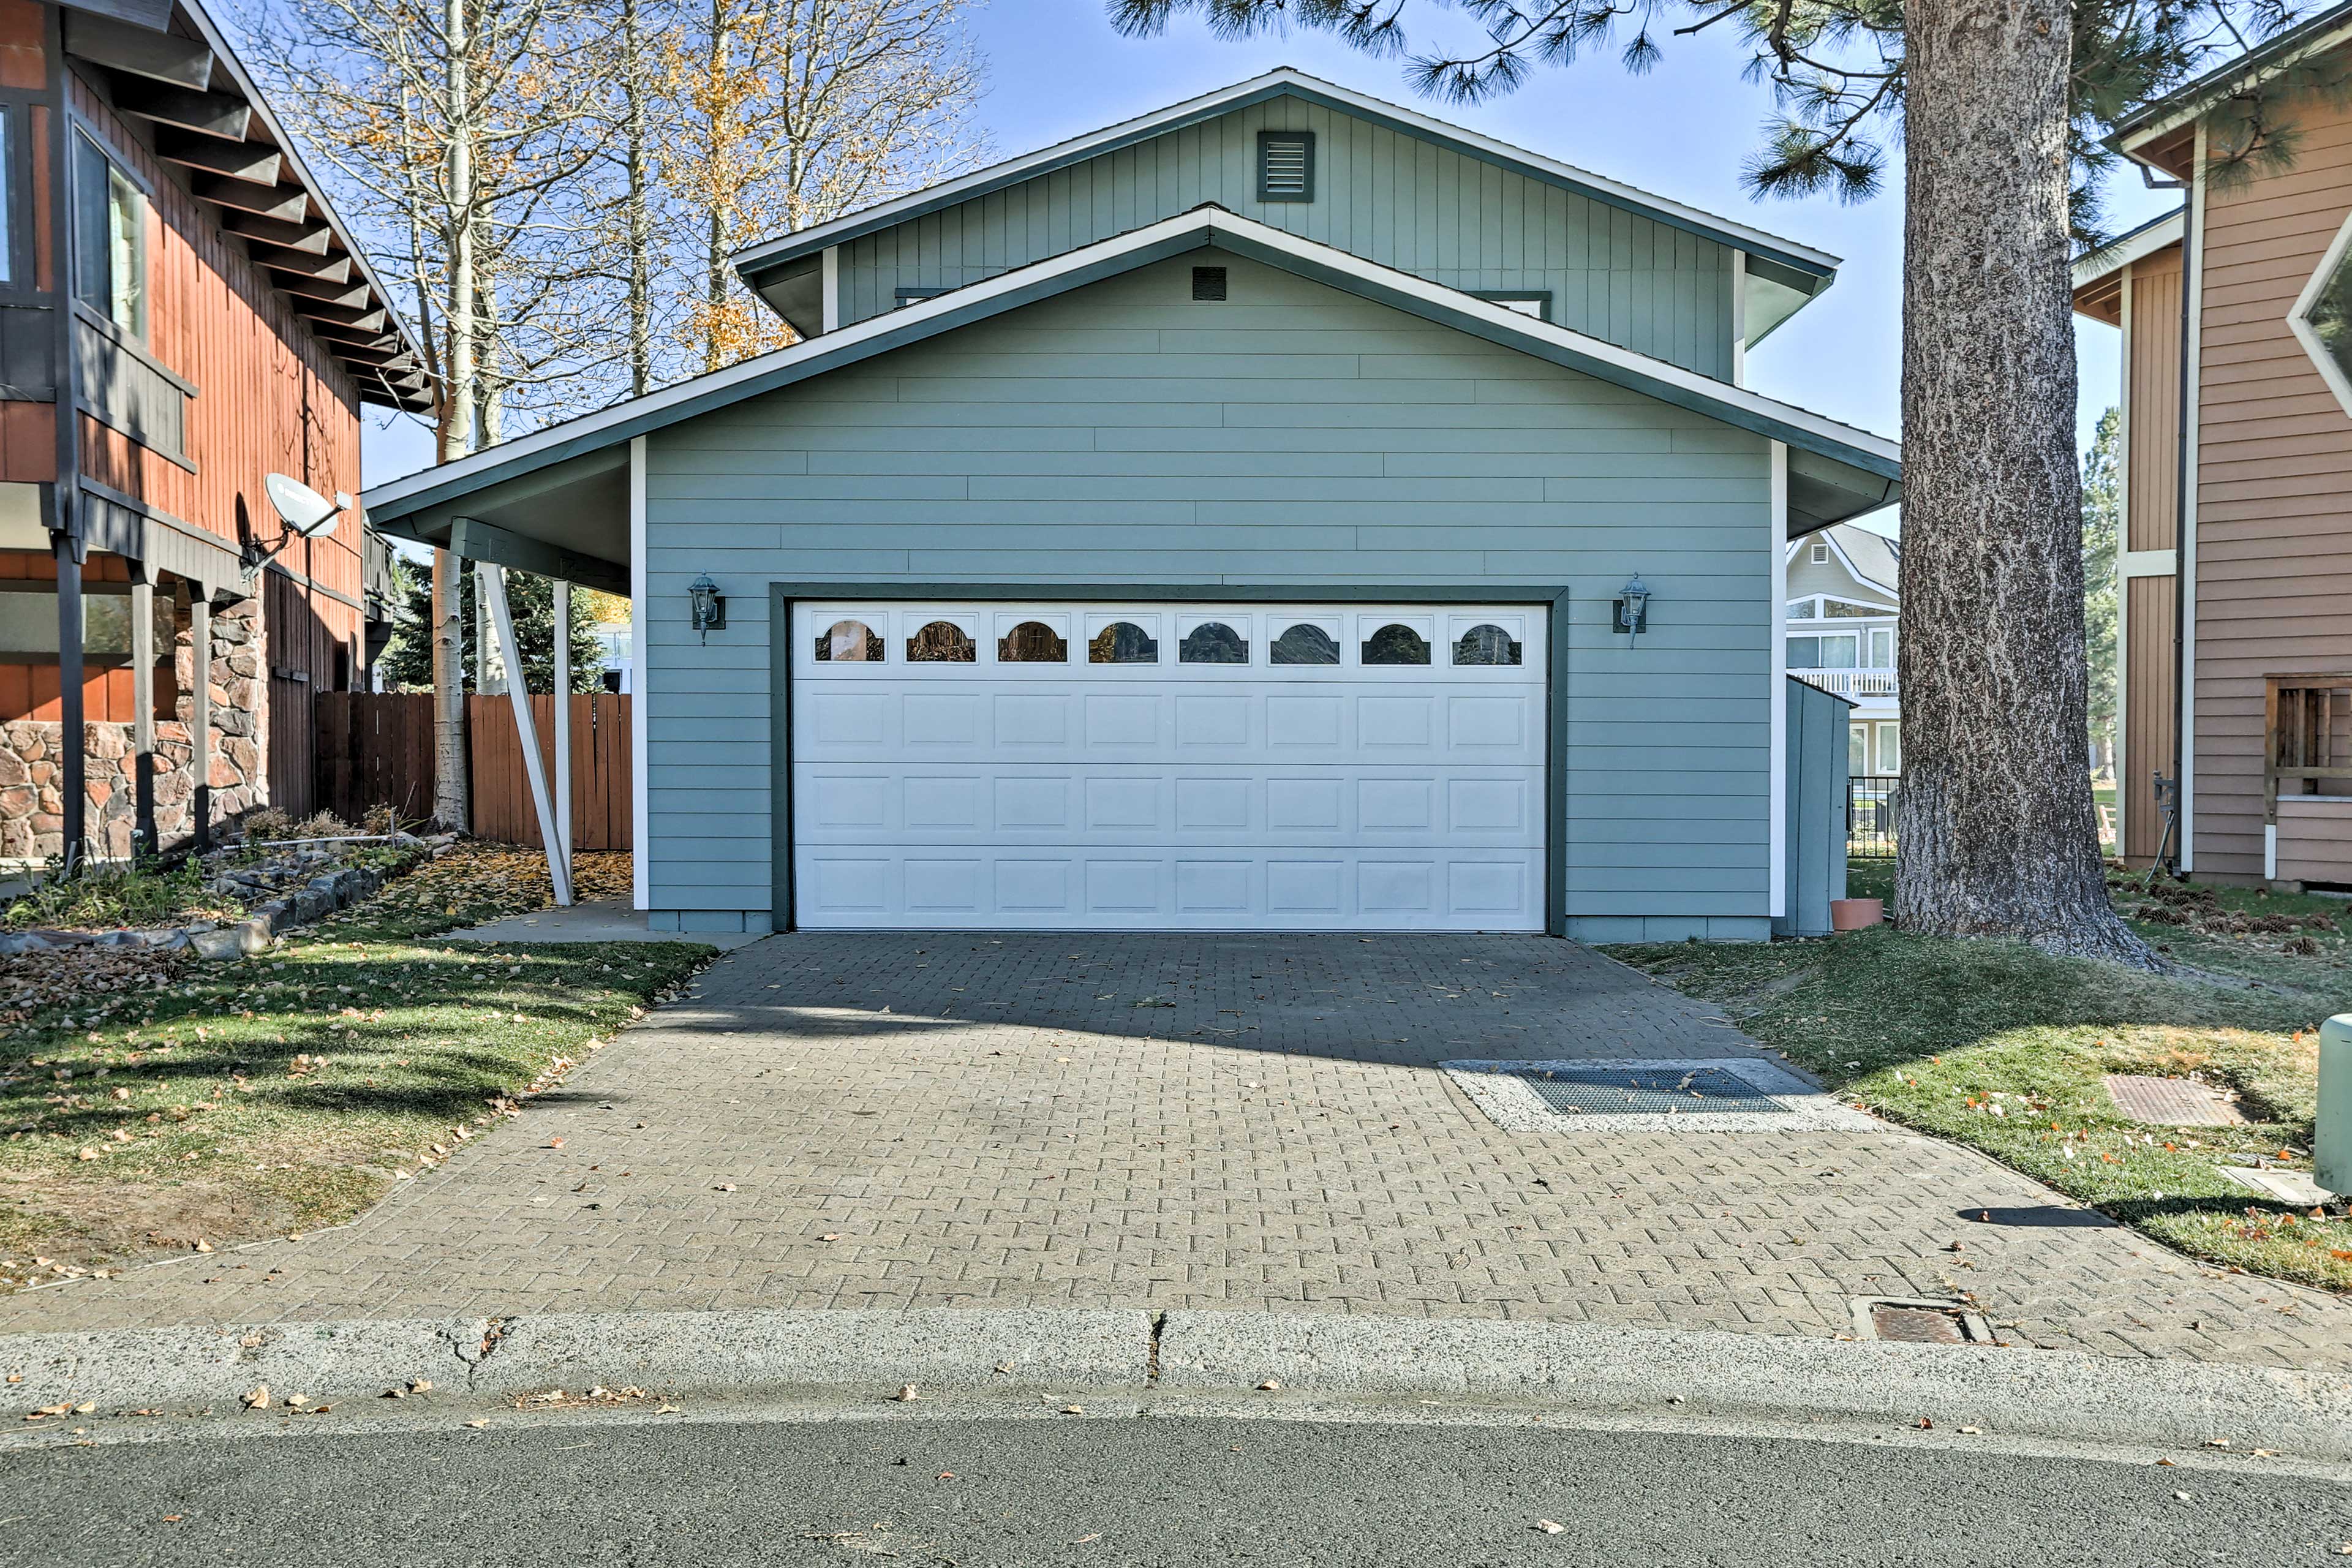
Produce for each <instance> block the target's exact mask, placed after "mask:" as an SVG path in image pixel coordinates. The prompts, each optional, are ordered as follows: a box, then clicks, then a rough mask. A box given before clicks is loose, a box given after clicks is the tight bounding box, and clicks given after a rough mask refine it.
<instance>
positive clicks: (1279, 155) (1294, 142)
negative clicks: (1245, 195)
mask: <svg viewBox="0 0 2352 1568" xmlns="http://www.w3.org/2000/svg"><path fill="white" fill-rule="evenodd" d="M1257 199H1258V200H1260V201H1262V202H1311V201H1313V200H1314V199H1315V133H1314V132H1311V131H1261V132H1258V133H1257Z"/></svg>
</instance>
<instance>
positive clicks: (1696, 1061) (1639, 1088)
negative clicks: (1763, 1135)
mask: <svg viewBox="0 0 2352 1568" xmlns="http://www.w3.org/2000/svg"><path fill="white" fill-rule="evenodd" d="M1438 1065H1439V1067H1440V1068H1443V1069H1444V1073H1445V1075H1446V1077H1447V1079H1449V1080H1451V1081H1452V1082H1453V1084H1454V1087H1455V1088H1457V1089H1461V1090H1462V1092H1463V1093H1464V1094H1465V1095H1466V1096H1468V1097H1469V1099H1470V1100H1471V1102H1472V1103H1473V1104H1475V1105H1476V1106H1477V1107H1478V1109H1479V1110H1483V1111H1485V1112H1486V1115H1487V1116H1488V1117H1489V1118H1490V1119H1491V1120H1492V1121H1494V1122H1495V1124H1496V1126H1498V1127H1501V1128H1503V1129H1504V1130H1505V1131H1511V1132H1600V1133H1610V1132H1819V1131H1874V1130H1876V1129H1878V1127H1879V1124H1878V1123H1877V1122H1875V1121H1872V1120H1871V1119H1870V1118H1869V1117H1867V1116H1865V1115H1864V1114H1863V1113H1862V1112H1860V1111H1858V1110H1853V1109H1852V1108H1851V1107H1849V1106H1845V1105H1841V1104H1839V1103H1838V1102H1837V1101H1836V1100H1833V1099H1832V1098H1831V1097H1830V1096H1829V1095H1826V1094H1824V1093H1822V1090H1821V1089H1819V1088H1818V1087H1816V1086H1815V1085H1814V1084H1813V1083H1811V1081H1809V1080H1808V1079H1801V1078H1800V1077H1798V1076H1797V1075H1796V1074H1795V1073H1793V1072H1790V1070H1788V1069H1787V1068H1783V1067H1781V1066H1780V1065H1779V1064H1778V1063H1776V1062H1768V1061H1761V1060H1758V1059H1755V1058H1745V1057H1697V1058H1676V1059H1665V1058H1614V1059H1599V1058H1591V1059H1578V1058H1563V1059H1559V1060H1552V1061H1449V1062H1441V1063H1439V1064H1438Z"/></svg>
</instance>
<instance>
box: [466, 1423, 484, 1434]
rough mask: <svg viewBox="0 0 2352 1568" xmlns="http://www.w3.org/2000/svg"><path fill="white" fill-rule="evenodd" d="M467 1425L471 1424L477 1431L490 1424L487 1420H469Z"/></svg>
mask: <svg viewBox="0 0 2352 1568" xmlns="http://www.w3.org/2000/svg"><path fill="white" fill-rule="evenodd" d="M466 1425H467V1426H470V1427H472V1428H473V1429H474V1430H475V1431H477V1432H478V1431H480V1430H481V1429H482V1428H483V1427H485V1426H488V1425H489V1423H488V1422H487V1421H468V1422H467V1423H466Z"/></svg>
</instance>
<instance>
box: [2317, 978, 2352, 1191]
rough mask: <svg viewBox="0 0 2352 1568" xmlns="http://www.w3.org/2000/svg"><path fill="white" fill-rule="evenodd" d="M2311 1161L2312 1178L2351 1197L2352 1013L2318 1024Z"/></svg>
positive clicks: (2329, 1189) (2321, 1184)
mask: <svg viewBox="0 0 2352 1568" xmlns="http://www.w3.org/2000/svg"><path fill="white" fill-rule="evenodd" d="M2311 1163H2312V1172H2311V1175H2312V1180H2314V1181H2315V1182H2317V1183H2318V1184H2320V1186H2322V1187H2323V1188H2325V1189H2326V1190H2327V1191H2328V1192H2331V1193H2336V1194H2342V1195H2347V1196H2352V1013H2338V1014H2337V1015H2336V1016H2334V1017H2333V1018H2330V1019H2328V1020H2327V1022H2326V1023H2325V1024H2322V1025H2320V1026H2319V1131H2318V1134H2317V1136H2316V1137H2315V1138H2314V1139H2313V1140H2312V1162H2311Z"/></svg>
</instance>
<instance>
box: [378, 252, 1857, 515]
mask: <svg viewBox="0 0 2352 1568" xmlns="http://www.w3.org/2000/svg"><path fill="white" fill-rule="evenodd" d="M1220 238H1224V239H1229V240H1231V241H1234V242H1235V243H1236V244H1237V245H1241V246H1246V247H1248V249H1249V250H1252V251H1256V252H1259V253H1261V254H1273V255H1279V256H1283V257H1285V258H1290V259H1293V260H1296V261H1297V262H1298V263H1299V264H1300V265H1301V266H1302V267H1307V268H1318V269H1321V270H1324V271H1328V272H1332V273H1337V274H1343V275H1346V276H1348V277H1350V278H1353V279H1360V280H1361V281H1363V282H1364V283H1366V284H1367V285H1369V286H1371V287H1373V288H1376V289H1379V290H1380V291H1381V292H1382V293H1386V294H1389V295H1392V296H1398V297H1402V298H1405V299H1409V300H1413V301H1416V302H1419V303H1423V304H1426V305H1428V306H1430V307H1431V308H1433V309H1434V310H1442V311H1444V313H1445V314H1447V315H1450V316H1454V317H1456V318H1461V319H1464V320H1465V321H1473V322H1475V323H1477V324H1478V325H1479V326H1481V327H1482V328H1485V329H1487V331H1486V335H1487V336H1490V337H1493V338H1496V340H1498V341H1502V342H1505V343H1506V344H1507V346H1508V345H1509V344H1510V342H1512V341H1513V340H1517V342H1518V343H1519V344H1520V345H1522V346H1524V347H1526V348H1528V349H1529V350H1531V351H1536V352H1540V351H1541V350H1543V349H1547V348H1549V349H1557V350H1565V351H1568V352H1569V353H1571V354H1573V355H1574V356H1576V357H1577V358H1578V359H1580V360H1582V361H1585V362H1587V365H1588V366H1590V367H1593V368H1590V369H1587V372H1586V373H1587V374H1596V375H1600V376H1601V378H1602V379H1608V375H1607V373H1608V372H1609V371H1612V370H1614V371H1617V372H1619V373H1621V374H1624V375H1627V376H1631V377H1636V378H1639V379H1641V380H1643V381H1645V382H1648V383H1651V384H1654V385H1655V386H1657V387H1659V388H1661V389H1663V390H1664V391H1669V392H1675V393H1680V394H1682V395H1686V396H1688V397H1691V398H1693V399H1694V400H1696V401H1699V402H1703V403H1706V404H1707V405H1712V407H1713V408H1715V409H1720V410H1722V411H1724V412H1726V413H1738V414H1741V415H1745V416H1748V417H1750V418H1753V419H1759V420H1766V421H1770V422H1772V423H1774V424H1777V425H1780V426H1785V427H1786V428H1788V429H1789V430H1791V431H1794V432H1801V433H1802V434H1804V435H1806V436H1810V437H1813V438H1814V439H1816V440H1818V441H1821V442H1824V443H1827V444H1829V445H1832V446H1834V447H1842V448H1843V449H1845V450H1846V451H1848V452H1850V453H1853V454H1855V455H1857V456H1859V457H1861V458H1864V459H1865V460H1866V461H1867V460H1874V461H1875V462H1876V463H1878V464H1881V465H1884V466H1885V467H1887V468H1900V466H1901V464H1902V461H1903V450H1902V447H1901V446H1900V445H1899V444H1898V443H1896V442H1894V441H1890V440H1888V439H1886V437H1883V436H1875V435H1873V434H1871V433H1870V432H1869V431H1867V430H1860V429H1856V428H1854V427H1853V426H1849V425H1841V424H1839V423H1838V422H1837V421H1836V420H1834V419H1830V418H1827V417H1825V416H1822V415H1819V414H1815V413H1813V412H1812V411H1811V410H1810V409H1804V408H1799V407H1797V406H1796V405H1793V404H1788V403H1782V402H1780V401H1779V400H1778V399H1776V398H1770V397H1765V396H1763V395H1759V394H1758V393H1756V392H1753V391H1750V390H1749V389H1748V388H1746V387H1739V386H1733V385H1731V384H1729V383H1727V382H1721V381H1717V380H1716V379H1715V378H1714V377H1712V376H1707V375H1702V374H1699V373H1698V372H1697V371H1695V370H1685V369H1684V368H1683V367H1682V366H1680V365H1678V364H1670V363H1667V362H1665V361H1664V360H1660V359H1653V358H1651V357H1650V356H1649V355H1647V354H1644V353H1636V352H1635V351H1634V350H1632V349H1628V348H1621V347H1619V346H1618V345H1617V344H1615V343H1612V342H1602V341H1601V339H1599V338H1595V337H1589V336H1587V335H1586V334H1585V333H1582V332H1580V331H1574V330H1572V329H1570V328H1568V327H1563V326H1559V325H1558V324H1557V323H1554V322H1551V321H1538V320H1537V319H1536V318H1534V317H1532V316H1524V315H1521V314H1520V313H1519V312H1517V310H1510V309H1508V308H1507V307H1506V306H1503V305H1499V304H1496V303H1495V302H1494V301H1492V300H1481V299H1479V298H1478V297H1477V296H1475V295H1474V294H1465V293H1464V292H1463V291H1462V290H1460V289H1449V288H1447V287H1446V286H1445V285H1444V284H1442V283H1432V282H1430V281H1429V280H1428V279H1423V278H1418V277H1415V276H1414V275H1413V274H1412V273H1410V272H1400V271H1397V270H1396V269H1395V268H1388V267H1381V266H1380V265H1378V264H1377V263H1374V262H1370V261H1366V260H1364V259H1363V258H1361V257H1359V256H1353V255H1350V254H1349V252H1347V251H1344V250H1340V249H1338V248H1337V247H1332V246H1328V245H1324V244H1321V243H1319V242H1318V241H1316V240H1311V239H1302V238H1300V237H1297V235H1293V234H1286V233H1285V232H1283V231H1282V230H1280V229H1278V228H1274V227H1271V226H1268V225H1265V224H1262V223H1259V222H1257V221H1256V220H1255V219H1254V218H1246V217H1243V216H1239V215H1238V214H1235V213H1230V212H1227V211H1225V210H1224V209H1223V207H1201V208H1196V209H1194V210H1193V211H1192V212H1188V213H1179V214H1178V215H1177V216H1174V217H1170V218H1162V219H1160V221H1159V222H1158V223H1154V224H1148V225H1146V226H1143V227H1141V228H1138V229H1130V230H1129V232H1127V233H1126V234H1123V235H1118V236H1115V237H1112V238H1109V239H1106V240H1101V241H1098V242H1097V243H1096V244H1094V245H1090V246H1087V247H1084V248H1082V249H1078V250H1072V251H1066V252H1065V253H1063V254H1062V255H1060V256H1056V257H1053V258H1049V259H1047V260H1045V261H1040V262H1036V263H1034V264H1033V265H1031V266H1028V267H1023V268H1014V269H1013V270H1012V271H1010V272H1003V273H999V274H998V275H997V276H996V277H994V278H992V279H987V280H986V281H985V282H981V283H972V284H968V285H966V286H965V287H963V288H961V289H953V290H951V291H950V292H948V293H945V294H941V295H938V296H936V297H935V298H932V299H929V300H919V301H917V302H916V303H914V304H911V305H908V306H905V307H902V308H901V309H899V310H891V311H887V312H885V313H884V314H882V315H879V316H870V317H868V318H866V320H865V321H858V322H856V323H855V324H853V325H850V326H846V327H844V328H842V329H841V330H840V331H834V332H827V333H825V334H824V335H823V336H822V337H816V338H810V339H807V340H805V341H803V342H798V343H794V344H793V345H792V346H791V347H789V348H782V349H776V350H773V351H772V352H771V353H764V354H761V355H758V356H756V357H754V358H751V359H748V360H745V361H743V362H742V363H740V364H736V365H730V366H729V367H728V368H727V369H725V370H720V371H713V372H712V373H710V374H708V375H699V376H696V377H694V378H693V379H692V380H689V381H682V382H680V383H678V384H677V385H675V386H670V387H665V388H663V389H662V390H661V391H659V392H652V393H647V394H646V395H645V396H643V397H635V398H630V399H628V400H627V401H625V402H622V403H616V404H614V405H613V406H612V407H610V408H606V409H604V410H601V411H600V412H598V413H595V414H589V415H583V416H581V417H579V418H577V419H571V420H566V421H565V422H563V423H562V424H560V425H551V426H548V427H547V428H545V429H543V430H537V431H533V432H532V433H531V434H530V435H528V436H524V437H518V438H517V439H515V440H512V441H506V442H501V443H500V444H499V445H498V446H496V447H489V448H488V449H487V450H484V451H480V452H476V453H474V454H472V455H471V456H469V457H466V458H459V459H458V460H457V461H456V462H454V463H444V464H441V465H440V466H438V467H436V468H425V469H421V470H419V471H418V472H416V473H414V474H411V475H409V476H407V477H406V478H404V479H394V480H393V481H392V482H390V483H389V484H384V485H380V486H378V487H377V488H375V489H372V490H369V491H368V492H367V493H366V495H365V496H364V497H363V498H362V500H363V501H364V503H365V505H366V506H367V509H368V510H369V511H370V512H372V513H374V514H377V515H380V516H383V517H384V518H385V519H386V520H387V521H389V520H393V519H396V518H400V517H404V516H407V515H409V514H411V513H413V512H415V511H417V510H422V509H423V508H424V507H425V506H431V505H438V504H440V503H441V502H442V501H443V500H454V499H455V498H456V497H457V495H458V494H461V493H463V492H464V491H467V490H468V489H474V488H477V487H478V485H480V484H485V483H495V482H497V480H499V479H504V478H508V477H512V476H510V475H509V474H508V473H506V472H504V471H503V470H509V469H511V470H512V471H513V475H520V474H522V473H528V472H530V471H531V470H532V469H533V468H538V467H541V466H542V463H543V462H551V461H557V460H560V459H561V458H562V457H569V456H576V455H578V454H577V453H576V452H570V451H565V452H561V453H559V455H558V456H556V457H551V456H549V454H550V453H551V452H557V451H558V449H559V448H566V447H575V446H579V445H580V444H582V443H587V444H590V445H593V444H595V438H596V437H599V436H604V435H609V436H610V439H611V441H618V440H620V439H623V438H624V437H626V436H633V435H641V434H643V433H645V432H646V431H647V430H650V429H654V428H656V427H658V426H662V425H666V424H669V423H672V422H674V421H675V420H677V419H679V418H685V417H688V416H690V415H692V414H693V413H696V412H698V411H700V409H702V408H703V407H705V406H709V405H714V404H717V403H723V402H725V401H728V400H729V398H730V394H732V395H736V396H741V397H749V396H754V395H758V394H759V393H760V392H762V391H765V390H767V389H768V388H767V386H766V385H765V383H768V382H769V381H770V380H771V378H776V377H782V378H784V380H779V381H777V382H776V383H775V384H779V385H781V384H784V383H785V381H787V380H788V381H797V380H800V379H803V377H804V376H807V375H812V374H818V373H819V372H820V371H822V370H824V369H826V368H830V366H829V363H828V362H831V361H835V360H841V361H844V362H852V361H854V360H856V359H859V358H863V357H864V353H863V352H861V351H868V350H873V349H874V348H875V346H876V344H877V342H879V343H880V344H881V345H882V346H883V347H887V348H895V347H899V346H903V345H904V344H905V343H911V342H919V341H920V340H921V339H923V338H926V337H929V336H930V335H932V334H933V332H934V331H938V330H941V328H942V326H943V325H952V324H954V322H955V321H958V320H961V318H964V317H966V316H968V315H971V313H972V312H973V310H975V308H977V307H984V306H986V305H988V304H989V303H991V302H992V301H995V300H1003V299H1005V298H1006V297H1007V296H1030V297H1035V296H1041V295H1044V294H1050V293H1052V292H1055V291H1057V290H1056V289H1055V283H1056V282H1057V281H1058V280H1062V279H1070V280H1071V281H1070V282H1069V283H1068V284H1067V285H1066V286H1068V287H1075V286H1076V284H1077V283H1078V282H1083V281H1091V280H1092V278H1093V277H1094V276H1099V275H1107V274H1103V273H1102V272H1101V269H1102V268H1103V267H1104V266H1105V264H1106V263H1108V262H1114V261H1116V260H1117V259H1118V258H1120V257H1123V256H1126V255H1129V254H1132V253H1135V252H1138V251H1149V250H1152V249H1155V248H1159V247H1180V246H1181V243H1182V242H1183V241H1185V240H1187V239H1192V240H1193V241H1194V242H1195V244H1196V245H1198V246H1208V245H1213V244H1215V243H1216V242H1217V241H1218V240H1219V239H1220ZM1170 253H1171V254H1173V253H1174V251H1173V249H1171V252H1170ZM1547 357H1549V356H1547ZM1578 368H1583V367H1578ZM1635 390H1640V389H1638V388H1636V389H1635ZM605 444H607V445H609V444H610V442H607V443H605ZM534 458H538V459H541V461H540V462H534V461H533V459H534ZM1857 466H1866V462H1865V464H1864V465H1857ZM444 490H446V491H447V492H449V493H448V494H447V495H446V496H444V495H442V494H440V493H438V492H442V491H444ZM420 498H424V499H422V500H420Z"/></svg>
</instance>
